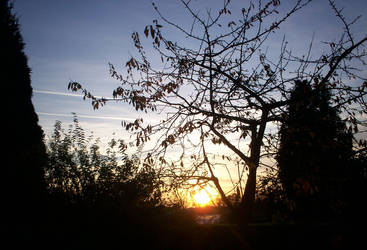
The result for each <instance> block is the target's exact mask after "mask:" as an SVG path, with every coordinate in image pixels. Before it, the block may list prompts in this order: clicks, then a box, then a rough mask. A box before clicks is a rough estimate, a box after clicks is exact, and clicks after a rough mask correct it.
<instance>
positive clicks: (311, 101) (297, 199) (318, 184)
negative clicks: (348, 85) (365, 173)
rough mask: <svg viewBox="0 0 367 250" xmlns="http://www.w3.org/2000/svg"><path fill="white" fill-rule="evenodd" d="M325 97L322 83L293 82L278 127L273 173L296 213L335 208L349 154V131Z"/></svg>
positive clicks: (318, 213)
mask: <svg viewBox="0 0 367 250" xmlns="http://www.w3.org/2000/svg"><path fill="white" fill-rule="evenodd" d="M330 99H331V93H330V91H329V90H328V89H327V87H326V85H316V86H314V87H312V86H311V84H310V83H309V82H307V81H296V84H295V88H294V90H293V91H292V93H291V97H290V104H289V106H288V113H286V115H285V120H284V122H283V124H282V126H281V129H280V148H279V151H278V154H277V161H278V166H279V177H280V180H281V182H282V184H283V186H284V188H285V191H286V193H287V196H288V198H289V200H290V202H291V207H292V208H293V209H294V211H295V214H297V215H298V216H302V218H309V217H311V218H317V217H318V216H321V215H322V216H323V217H325V216H326V215H327V214H329V215H330V214H331V212H332V210H331V208H333V209H338V207H337V201H338V197H337V195H338V194H339V193H340V192H341V190H340V189H341V188H342V184H343V182H344V180H345V176H346V171H347V170H348V163H349V162H350V159H351V156H352V155H353V149H352V138H353V135H352V133H350V132H348V131H347V128H346V124H345V122H344V121H342V120H341V118H340V117H339V115H338V114H339V111H338V109H337V108H335V107H332V106H331V102H330Z"/></svg>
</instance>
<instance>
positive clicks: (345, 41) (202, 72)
mask: <svg viewBox="0 0 367 250" xmlns="http://www.w3.org/2000/svg"><path fill="white" fill-rule="evenodd" d="M180 2H181V3H182V10H179V11H182V12H185V13H186V14H187V15H188V19H189V20H191V21H190V23H191V25H187V22H186V21H185V22H184V23H182V24H179V23H176V22H175V21H173V20H170V19H169V18H167V17H166V16H165V15H163V14H162V13H161V11H160V8H159V7H158V5H157V4H155V3H153V6H154V9H155V10H156V12H157V15H158V17H159V20H153V23H152V24H151V25H147V26H146V27H145V29H144V31H143V34H142V36H140V35H139V33H138V32H134V33H133V34H132V36H131V37H132V40H133V43H134V46H135V48H136V51H137V53H136V55H133V56H131V57H130V58H129V59H128V60H127V62H126V64H125V66H126V72H125V73H123V74H121V73H120V72H118V71H117V69H116V67H115V66H113V65H112V64H110V73H111V76H112V77H113V78H115V79H116V80H118V81H119V82H120V86H118V87H117V88H116V89H114V90H113V91H112V98H103V97H102V98H100V97H98V96H95V95H93V94H91V93H90V92H89V91H88V90H87V89H86V88H85V87H83V86H82V84H80V83H78V82H74V81H71V82H70V83H69V85H68V88H69V89H71V90H72V91H81V92H82V93H83V94H84V98H88V99H91V101H92V105H93V108H94V109H98V108H99V107H101V106H103V105H105V104H106V103H107V102H108V101H122V102H126V103H128V104H130V105H131V106H133V107H134V108H135V109H136V110H137V111H144V112H158V113H160V112H166V111H167V110H169V112H167V116H166V117H165V118H164V119H163V120H161V121H159V122H157V123H152V124H147V125H145V124H143V119H137V120H136V121H134V122H131V123H128V122H124V123H123V126H124V127H125V128H126V129H127V130H129V131H132V132H134V133H135V135H136V137H134V138H136V139H135V141H134V142H135V144H136V146H139V145H142V144H144V143H146V142H148V141H149V140H150V138H151V136H156V138H158V139H157V140H156V141H155V147H154V148H153V149H152V150H151V152H150V153H149V155H147V158H150V159H151V161H156V162H159V163H160V166H161V171H160V173H163V174H164V175H165V176H166V177H167V178H171V179H172V180H173V181H171V182H172V183H180V184H183V185H187V183H188V184H190V183H195V185H196V186H204V185H208V183H211V184H212V186H215V188H216V189H217V191H218V193H219V194H220V195H221V198H222V200H223V202H225V204H226V206H227V207H229V208H231V209H233V208H234V204H232V202H231V201H230V200H229V199H228V197H227V195H226V193H225V192H224V191H223V188H222V185H221V184H222V183H221V182H222V180H220V179H219V178H217V174H218V171H219V170H218V169H220V168H221V167H222V168H223V167H224V168H227V169H225V170H227V171H228V169H229V168H232V170H233V171H228V173H231V172H232V173H233V172H235V171H236V170H238V171H237V172H238V178H237V180H235V181H233V182H232V183H233V185H234V189H233V190H235V188H236V187H239V188H240V189H241V190H240V195H241V197H240V205H239V206H240V209H238V210H237V211H238V213H237V215H238V221H240V222H241V224H243V225H245V226H246V225H247V224H248V221H249V219H250V218H251V214H252V211H253V204H254V200H255V193H256V182H257V170H258V168H259V166H261V163H262V161H261V160H262V159H264V158H265V157H269V155H271V154H273V153H274V152H275V147H274V144H276V143H275V142H276V136H275V134H276V132H274V130H272V129H269V127H270V125H274V123H277V122H280V121H281V120H282V117H283V115H284V112H285V107H286V106H287V105H288V104H289V103H290V100H289V95H288V94H289V92H290V91H291V90H292V89H293V86H294V80H295V79H299V78H300V77H301V78H303V77H304V78H305V79H307V80H308V81H311V82H319V83H320V84H321V83H322V84H327V85H328V88H332V89H334V90H335V92H334V93H333V94H335V96H334V97H333V105H334V106H340V107H341V108H342V111H344V112H346V113H347V115H348V116H349V120H350V121H352V122H354V121H356V115H355V114H356V113H357V112H362V113H363V112H364V113H366V105H365V101H364V98H365V96H366V94H367V91H366V86H367V82H366V81H365V78H363V76H361V74H360V72H358V71H357V70H356V65H357V64H359V63H361V64H359V66H361V67H364V66H362V65H363V63H365V61H364V60H365V56H366V54H365V53H364V52H362V51H361V50H359V48H360V47H362V46H363V45H364V43H365V42H366V41H367V37H366V36H362V38H361V39H360V40H356V39H355V38H354V37H353V35H352V34H351V32H350V27H351V26H352V25H353V24H354V23H355V21H356V19H355V20H354V21H351V22H349V21H346V18H345V17H344V16H343V14H342V10H339V9H337V8H336V6H335V3H334V1H332V0H330V1H329V4H330V7H331V10H332V11H333V12H334V14H335V16H336V17H337V19H338V20H339V21H341V24H342V26H343V27H342V32H341V34H340V39H336V40H337V41H338V42H335V38H333V39H334V40H332V41H329V42H324V44H326V45H328V47H329V48H328V51H323V52H322V54H319V55H317V56H316V57H314V56H311V48H312V42H311V45H310V49H309V51H308V52H307V56H295V55H294V54H293V53H292V51H291V50H290V49H289V48H288V44H287V42H286V41H285V39H284V40H283V41H280V42H279V54H278V55H277V56H275V55H272V56H269V55H267V54H266V51H268V49H267V47H266V46H268V45H267V41H269V40H268V39H269V37H270V36H271V35H272V33H274V32H276V31H277V29H278V28H279V27H280V26H281V25H282V24H283V23H284V22H286V21H288V18H289V17H290V16H292V15H296V13H297V12H298V11H301V10H302V8H303V7H305V6H307V5H309V4H310V2H311V1H309V0H299V1H294V2H293V1H292V3H287V4H286V5H285V6H284V8H283V7H279V6H282V5H281V3H280V1H266V2H263V1H260V0H259V1H256V2H257V3H256V4H254V3H253V2H251V1H250V2H248V3H246V4H244V7H243V8H241V9H238V8H236V9H232V8H231V1H229V0H227V1H224V2H223V7H222V8H220V9H219V10H217V11H215V10H208V11H207V12H205V11H203V12H202V11H200V8H201V7H196V6H195V5H196V3H195V1H180ZM170 28H171V29H170ZM171 30H175V31H177V32H178V35H176V36H174V40H172V39H171V38H172V36H171ZM141 37H146V38H147V39H152V48H153V49H152V50H150V49H149V50H148V49H146V48H145V47H146V43H145V42H144V41H143V40H142V39H141ZM273 44H274V43H273ZM147 51H149V53H147ZM152 53H155V54H153V55H154V56H152V57H150V55H152ZM156 58H160V59H161V62H162V64H161V65H158V62H157V60H156ZM274 58H276V59H275V60H274ZM153 62H154V63H153ZM354 62H355V63H354ZM157 65H158V66H157ZM357 68H358V66H357ZM345 75H346V76H348V77H349V78H355V79H358V83H355V84H354V83H353V84H351V82H350V81H348V80H346V79H345V77H344V76H345ZM223 147H225V148H227V149H229V150H230V151H231V152H232V153H233V154H234V157H228V155H224V154H223V153H222V152H223V150H222V149H223ZM170 148H173V149H174V150H175V152H176V153H177V154H179V155H180V156H179V157H177V159H173V160H171V159H169V157H166V156H167V155H168V154H166V153H167V151H168V150H169V149H170ZM220 158H221V159H222V162H219V161H218V159H220ZM229 166H230V167H229ZM236 168H237V169H236ZM216 169H217V170H216ZM246 177H247V178H246ZM190 181H191V182H190ZM244 182H246V184H244ZM235 210H236V209H234V210H233V211H234V213H236V212H235Z"/></svg>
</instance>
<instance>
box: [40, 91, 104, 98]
mask: <svg viewBox="0 0 367 250" xmlns="http://www.w3.org/2000/svg"><path fill="white" fill-rule="evenodd" d="M33 92H34V93H37V94H48V95H62V96H73V97H84V95H81V94H73V93H65V92H57V91H51V90H39V89H34V90H33ZM95 97H97V98H102V97H101V96H95Z"/></svg>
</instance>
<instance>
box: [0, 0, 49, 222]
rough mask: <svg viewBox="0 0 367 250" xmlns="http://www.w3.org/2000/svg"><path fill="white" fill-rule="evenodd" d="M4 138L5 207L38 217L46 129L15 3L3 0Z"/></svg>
mask: <svg viewBox="0 0 367 250" xmlns="http://www.w3.org/2000/svg"><path fill="white" fill-rule="evenodd" d="M0 34H1V38H0V39H1V40H0V41H1V46H0V50H1V60H2V63H1V67H0V68H1V69H0V70H1V81H2V84H1V92H2V93H3V98H2V102H3V105H4V106H5V107H4V108H3V111H4V112H5V113H3V115H2V124H3V134H4V136H5V139H4V140H3V146H2V155H3V157H4V158H5V159H3V163H2V164H1V165H2V166H1V177H2V178H1V184H0V185H1V187H0V189H1V191H0V192H1V199H2V202H1V204H2V205H1V206H2V208H3V209H4V210H5V212H6V214H5V217H6V218H7V219H9V220H10V221H12V222H14V220H17V219H19V221H22V222H23V221H24V219H27V218H36V217H37V216H36V215H35V213H37V212H39V208H41V206H40V205H41V203H42V200H43V194H44V190H45V185H44V181H43V167H44V166H45V164H46V161H47V155H46V150H45V145H44V142H43V131H42V129H41V127H40V126H39V125H38V117H37V114H36V112H35V110H34V107H33V104H32V100H31V98H32V87H31V79H30V72H31V70H30V68H29V67H28V65H27V57H26V55H25V54H24V52H23V49H24V42H23V40H22V36H21V34H20V31H19V24H18V20H17V18H16V17H15V15H14V14H12V4H11V3H9V1H7V0H1V1H0Z"/></svg>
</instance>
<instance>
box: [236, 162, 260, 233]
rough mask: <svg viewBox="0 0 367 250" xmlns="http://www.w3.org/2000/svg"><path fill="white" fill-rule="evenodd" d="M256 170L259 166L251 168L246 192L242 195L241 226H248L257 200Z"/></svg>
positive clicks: (240, 208)
mask: <svg viewBox="0 0 367 250" xmlns="http://www.w3.org/2000/svg"><path fill="white" fill-rule="evenodd" d="M256 170H257V167H255V166H253V167H250V168H249V174H248V178H247V182H246V187H245V192H244V195H243V197H242V200H241V204H240V207H239V211H238V213H239V214H238V217H239V223H240V225H241V226H244V227H247V225H248V223H249V221H250V219H251V216H252V209H253V205H254V202H255V191H256Z"/></svg>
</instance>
